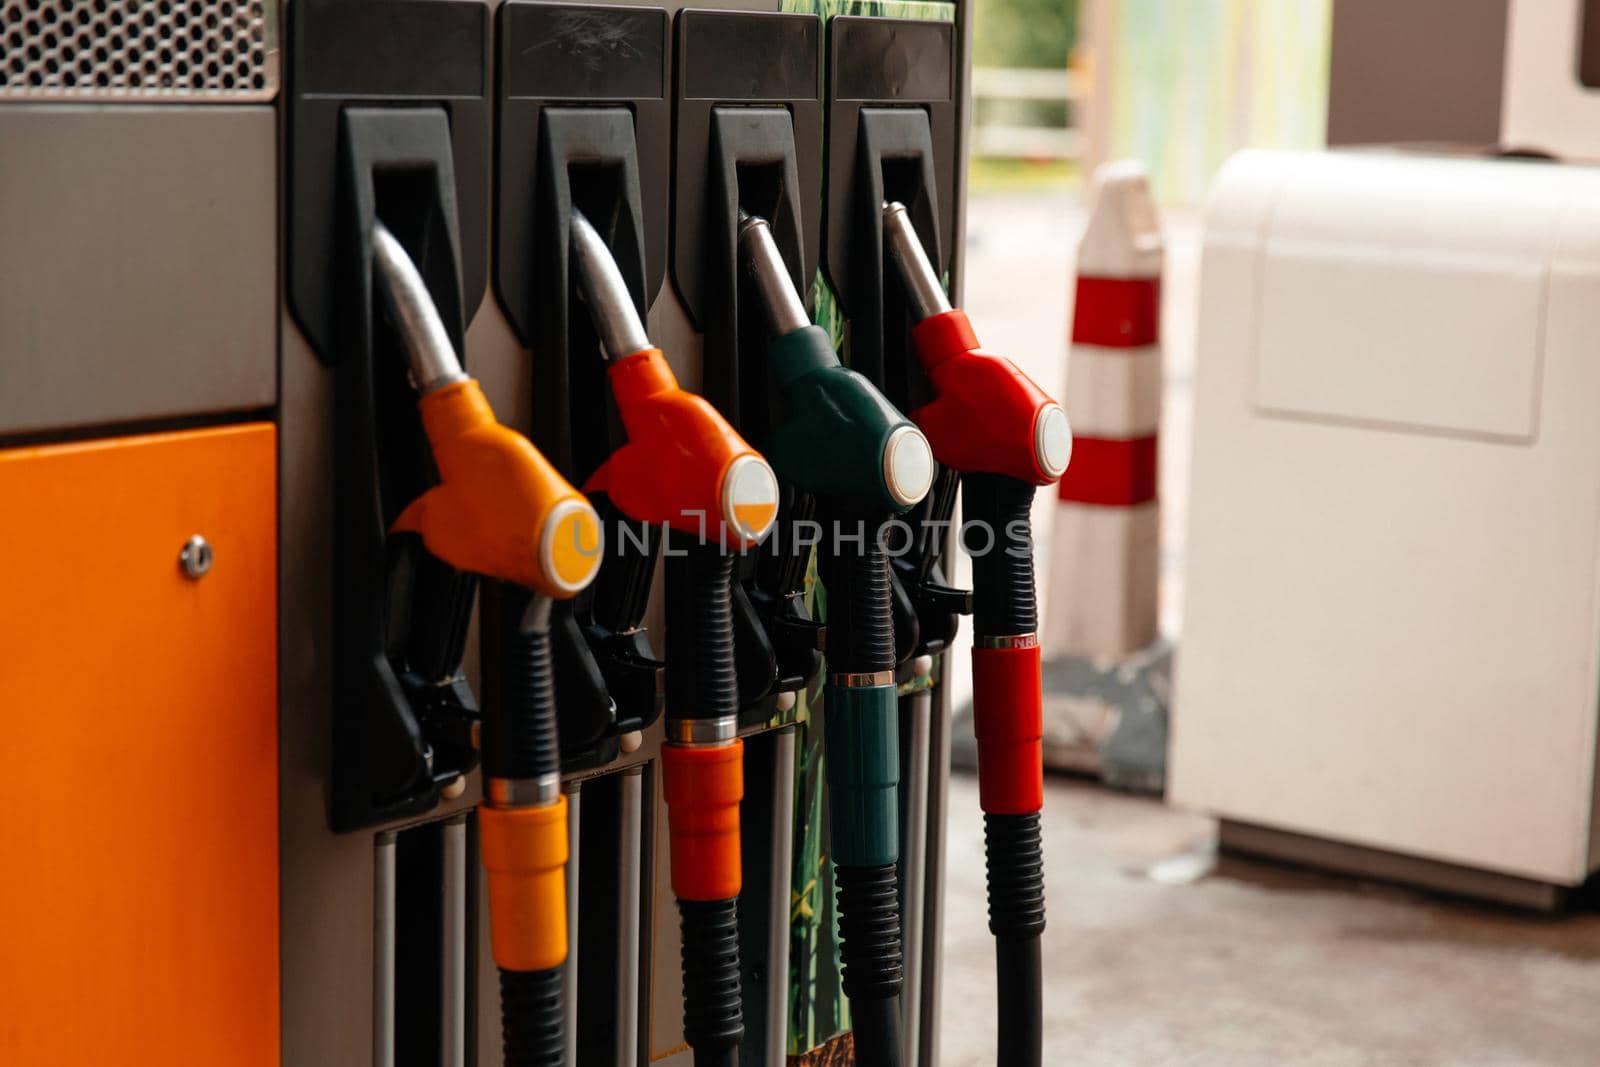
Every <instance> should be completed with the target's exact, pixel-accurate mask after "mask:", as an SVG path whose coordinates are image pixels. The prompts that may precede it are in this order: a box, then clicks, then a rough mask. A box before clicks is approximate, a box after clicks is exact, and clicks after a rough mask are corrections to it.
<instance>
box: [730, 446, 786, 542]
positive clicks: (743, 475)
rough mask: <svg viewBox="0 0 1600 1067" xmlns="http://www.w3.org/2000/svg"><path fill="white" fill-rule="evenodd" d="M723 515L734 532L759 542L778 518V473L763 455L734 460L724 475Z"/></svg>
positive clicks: (743, 538)
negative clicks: (773, 470) (775, 472)
mask: <svg viewBox="0 0 1600 1067" xmlns="http://www.w3.org/2000/svg"><path fill="white" fill-rule="evenodd" d="M722 517H723V519H724V521H726V522H727V524H728V526H729V528H730V529H732V530H733V532H734V534H735V535H737V536H738V537H739V538H741V539H742V540H745V541H759V540H761V539H762V538H763V537H765V536H767V534H768V533H769V532H770V531H771V530H772V524H773V523H774V522H775V521H776V520H777V518H778V476H777V475H776V474H774V473H772V467H771V465H770V464H768V463H767V461H766V460H764V459H762V458H761V457H760V456H753V455H744V456H740V457H739V458H738V459H736V460H734V461H733V463H732V464H731V465H729V467H728V472H727V473H726V474H725V475H723V477H722Z"/></svg>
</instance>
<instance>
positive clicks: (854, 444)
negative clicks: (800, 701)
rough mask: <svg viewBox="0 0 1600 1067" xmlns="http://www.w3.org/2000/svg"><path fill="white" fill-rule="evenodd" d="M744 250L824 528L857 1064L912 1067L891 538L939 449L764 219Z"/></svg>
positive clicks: (781, 455) (836, 839)
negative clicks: (904, 1046)
mask: <svg viewBox="0 0 1600 1067" xmlns="http://www.w3.org/2000/svg"><path fill="white" fill-rule="evenodd" d="M739 246H740V252H741V260H742V261H743V263H744V264H746V266H747V269H749V270H750V271H751V273H752V275H753V278H754V281H755V287H756V289H757V291H758V292H759V293H760V295H761V297H762V303H763V304H765V306H766V308H767V312H768V318H769V321H770V322H771V325H772V328H773V332H774V333H775V334H776V335H777V336H776V339H775V340H774V341H773V342H772V345H771V347H770V349H769V351H768V364H769V368H770V371H771V375H772V380H773V383H774V384H775V385H776V387H777V393H778V396H779V400H780V408H781V410H779V411H778V412H775V413H774V418H773V419H772V420H771V425H772V429H771V430H770V432H769V433H768V436H767V439H766V440H765V441H764V442H763V444H762V447H763V450H764V452H765V454H766V455H767V457H768V459H769V460H770V461H771V463H772V466H773V469H774V470H775V471H776V472H777V474H778V477H779V478H780V479H782V480H784V481H786V482H788V483H789V484H790V486H792V487H793V488H794V489H795V490H796V491H797V492H800V493H806V494H810V495H812V496H813V497H815V498H816V500H817V503H818V508H817V512H818V515H819V517H821V518H822V519H823V520H824V523H823V525H824V532H823V540H822V544H821V546H820V548H819V551H818V557H817V559H818V571H819V573H820V574H821V576H822V580H823V583H824V585H825V586H826V587H827V590H828V649H827V658H828V678H827V686H826V689H825V695H824V698H823V699H824V708H825V714H824V716H823V720H824V723H825V726H824V730H825V732H826V737H825V743H826V751H827V764H826V767H827V770H826V775H827V784H828V801H829V811H830V820H829V829H830V831H831V842H832V845H831V847H832V859H833V862H834V867H835V870H836V875H837V879H836V883H837V886H838V903H839V930H840V934H841V941H842V944H841V951H840V956H841V961H842V963H843V973H842V984H843V986H844V991H845V994H846V995H847V996H848V997H849V998H850V1003H851V1010H852V1013H853V1016H854V1019H855V1042H856V1044H855V1048H856V1062H858V1063H860V1064H861V1065H862V1067H900V1065H901V1062H902V1059H903V1054H902V1051H901V1037H900V1007H899V1002H900V991H901V986H902V984H903V963H902V959H903V957H902V950H901V935H900V906H899V896H898V894H899V870H898V864H899V859H900V831H899V810H898V809H899V786H900V738H899V721H900V720H899V705H898V697H897V687H896V684H895V669H896V665H897V663H896V661H897V656H896V647H895V638H894V610H893V603H892V599H891V582H890V573H889V560H888V557H887V554H886V553H885V551H884V548H883V541H882V537H883V528H884V525H885V524H886V523H887V522H888V521H889V520H890V519H892V518H893V517H894V516H896V515H898V514H900V513H901V512H904V511H906V510H907V509H908V508H911V507H913V506H915V505H916V504H917V503H919V502H920V501H921V500H922V498H923V497H924V496H925V495H926V494H927V492H928V490H929V488H930V487H931V486H932V484H933V477H934V470H935V467H934V460H933V450H932V449H931V448H930V446H929V444H928V439H927V438H926V437H925V436H924V435H923V433H922V431H921V430H920V429H918V428H917V427H916V425H915V424H914V423H912V421H911V420H910V419H908V418H906V417H905V416H904V415H902V414H901V413H900V412H899V411H898V410H897V409H896V408H895V406H894V405H893V404H891V403H890V402H889V401H888V399H887V398H885V397H884V395H883V394H882V393H881V392H879V391H878V389H877V387H876V386H874V385H873V384H872V383H871V382H870V381H868V380H867V379H866V378H865V377H864V376H862V375H861V374H858V373H856V372H855V371H853V370H850V369H848V368H847V367H845V366H843V365H842V364H841V363H840V362H839V357H838V355H837V354H836V353H835V352H834V349H833V343H832V340H831V339H830V338H829V336H828V334H827V332H826V331H825V330H823V329H822V328H820V327H818V326H813V325H812V324H811V321H810V319H809V318H808V317H807V315H806V312H805V307H804V305H803V304H802V303H801V301H800V298H799V295H798V294H797V293H796V292H795V291H794V287H793V284H792V283H791V281H790V275H789V272H788V270H787V268H786V267H785V265H784V262H783V260H782V258H781V256H780V254H779V251H778V246H777V243H776V242H775V241H774V240H773V238H772V233H771V231H770V229H769V228H768V226H767V223H766V222H765V220H763V219H760V218H757V217H755V216H750V215H745V216H743V217H741V219H740V223H739Z"/></svg>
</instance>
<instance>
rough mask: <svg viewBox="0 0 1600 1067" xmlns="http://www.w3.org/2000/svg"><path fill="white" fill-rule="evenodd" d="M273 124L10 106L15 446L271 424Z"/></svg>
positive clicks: (6, 395) (248, 111) (3, 123)
mask: <svg viewBox="0 0 1600 1067" xmlns="http://www.w3.org/2000/svg"><path fill="white" fill-rule="evenodd" d="M275 152H276V124H275V120H274V115H273V109H272V108H270V107H188V106H115V107H101V106H72V105H14V106H5V107H0V234H3V235H4V239H3V240H0V434H6V433H17V432H26V431H37V430H52V429H64V428H71V427H79V426H87V425H95V424H102V423H114V422H125V421H130V420H135V419H151V418H165V417H171V416H178V415H193V414H201V413H209V412H224V411H238V410H247V409H252V408H264V407H270V406H271V405H272V404H273V403H274V401H275V400H276V395H277V376H276V371H275V364H276V360H275V356H276V351H275V350H276V342H277V315H276V308H277V270H276V266H277V223H276V219H277V209H276V206H275V205H276V196H277V171H276V166H277V164H276V158H275Z"/></svg>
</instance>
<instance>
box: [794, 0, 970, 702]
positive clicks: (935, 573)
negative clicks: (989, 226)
mask: <svg viewBox="0 0 1600 1067" xmlns="http://www.w3.org/2000/svg"><path fill="white" fill-rule="evenodd" d="M828 32H829V47H828V64H827V67H828V131H829V132H828V188H827V206H826V224H825V228H824V232H823V242H824V248H823V269H824V271H825V272H826V274H827V278H828V281H829V284H830V285H831V286H832V287H833V290H834V294H835V296H837V298H838V300H839V304H840V308H841V310H842V311H843V312H844V314H845V315H847V316H848V317H849V319H850V332H849V345H848V348H847V350H846V353H845V356H846V362H847V363H848V364H849V365H850V367H851V368H852V369H854V370H856V371H858V372H860V373H861V374H863V375H865V376H866V377H867V378H868V379H869V380H871V381H872V383H873V384H874V385H876V386H878V388H880V389H881V390H883V393H884V395H885V396H887V397H888V398H889V400H890V402H892V403H893V404H894V405H895V406H896V407H898V408H900V410H902V411H905V412H908V413H909V412H912V411H914V410H915V409H916V408H918V407H920V406H921V405H922V404H924V403H927V402H928V401H929V400H931V399H933V388H932V385H931V383H929V381H928V379H927V375H926V374H925V373H924V372H923V370H922V366H921V364H920V363H919V362H918V360H917V356H916V352H915V350H914V348H913V347H912V341H911V326H912V325H913V323H912V321H911V314H910V311H909V308H908V304H907V300H906V297H905V293H904V288H903V285H902V283H901V281H900V279H899V278H898V277H896V276H895V273H894V272H895V269H896V268H895V266H894V264H893V263H892V262H891V261H890V259H889V256H888V252H887V249H886V248H885V244H884V233H883V210H882V209H883V203H884V201H885V200H896V201H899V202H900V203H902V204H904V205H905V207H906V210H907V212H908V213H909V215H910V217H911V221H912V224H913V226H914V227H915V228H916V231H917V233H918V235H919V236H920V237H921V239H922V243H923V247H924V248H925V249H926V251H927V253H928V258H929V260H930V262H931V263H932V264H933V266H934V268H935V269H936V270H938V271H940V272H941V273H944V272H945V271H947V270H949V269H950V266H951V263H950V259H949V258H948V256H947V254H946V251H945V250H948V249H953V248H954V239H955V210H954V205H955V192H956V158H957V152H956V132H957V122H956V118H957V117H956V99H957V91H956V72H957V67H956V63H955V35H954V27H953V26H952V25H951V24H950V23H946V22H925V21H918V20H908V19H888V18H871V17H856V16H839V17H837V18H834V19H832V20H831V21H830V22H829V24H828ZM957 492H958V479H957V477H956V476H955V475H954V474H952V473H951V472H948V471H940V472H939V473H938V474H937V475H936V477H935V479H934V485H933V489H932V490H931V491H930V492H929V493H928V495H927V496H926V497H925V498H924V499H923V501H922V502H921V503H920V504H918V505H917V506H916V507H914V508H912V509H911V511H910V512H908V513H907V514H906V515H904V516H903V517H902V518H903V520H904V521H905V522H906V523H908V524H909V525H910V527H911V529H912V530H913V531H914V532H915V535H914V536H915V541H914V544H913V546H912V548H911V550H910V551H909V552H906V553H903V554H897V555H896V556H895V557H894V559H893V566H892V568H891V572H892V575H893V584H894V588H893V590H892V593H893V604H892V607H893V611H894V614H895V634H896V639H897V645H901V646H904V645H905V644H906V639H907V638H909V637H910V636H911V635H916V641H915V645H914V647H898V648H897V650H896V651H897V655H898V657H899V660H900V662H901V664H902V670H901V675H902V676H906V675H907V674H908V671H907V670H906V669H905V665H906V664H907V662H908V657H909V656H910V655H911V654H912V653H919V654H921V653H935V652H939V651H941V650H943V649H944V648H946V647H947V646H948V644H949V642H950V641H951V640H952V639H954V637H955V633H956V627H957V620H958V617H959V615H961V614H966V613H968V612H970V610H971V607H970V602H971V594H970V593H968V592H966V591H964V590H959V589H953V588H951V587H949V586H948V585H946V584H945V581H944V577H943V572H942V568H941V560H942V558H943V555H944V552H945V550H946V547H947V542H948V537H947V536H946V535H947V533H948V523H949V521H950V519H951V516H952V515H953V513H954V509H955V502H956V496H957ZM941 524H943V525H941Z"/></svg>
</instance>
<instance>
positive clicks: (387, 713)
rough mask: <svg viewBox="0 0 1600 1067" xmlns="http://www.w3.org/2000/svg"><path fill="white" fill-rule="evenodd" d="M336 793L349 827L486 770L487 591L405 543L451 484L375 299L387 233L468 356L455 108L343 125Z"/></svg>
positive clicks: (365, 110) (350, 112) (426, 803)
mask: <svg viewBox="0 0 1600 1067" xmlns="http://www.w3.org/2000/svg"><path fill="white" fill-rule="evenodd" d="M338 122H339V125H338V129H339V140H338V157H337V159H338V163H337V172H338V182H337V197H338V199H337V204H338V207H337V212H336V216H335V217H336V219H337V221H338V227H337V236H336V241H337V256H336V260H335V262H336V264H337V275H336V276H335V277H336V278H337V289H336V293H337V301H336V303H335V304H334V305H333V306H334V307H336V308H337V311H338V327H339V328H338V332H337V334H336V336H337V346H336V347H334V348H330V349H329V350H328V352H327V353H326V354H327V355H329V356H331V357H332V358H331V359H330V360H329V361H330V362H331V363H332V364H333V371H332V373H333V375H334V394H335V418H336V428H335V445H334V448H335V452H336V459H335V503H334V512H335V543H334V563H335V590H334V630H335V651H334V701H335V702H334V708H333V730H334V745H333V775H332V776H333V790H332V797H331V813H330V819H331V822H332V824H333V826H334V828H335V829H336V830H340V831H346V830H353V829H356V828H359V827H364V826H370V825H373V824H376V823H380V822H384V821H387V820H390V819H394V818H399V817H404V816H410V815H417V814H421V813H423V812H426V811H429V810H431V809H432V808H434V807H435V806H436V805H437V804H438V802H439V787H440V786H441V785H442V784H444V783H446V782H448V781H450V780H452V779H454V778H456V777H458V776H461V775H464V774H466V773H468V772H469V771H471V770H472V769H473V767H475V766H476V764H477V752H476V750H475V748H474V746H473V744H472V725H473V721H474V719H475V717H476V714H477V709H476V704H475V701H474V699H473V696H472V693H471V690H470V688H469V687H468V685H467V683H466V680H465V678H464V677H463V676H462V674H461V660H462V655H463V653H464V650H465V644H466V634H467V628H468V625H469V622H470V613H471V608H472V599H473V595H474V592H475V589H476V581H475V579H474V578H473V577H472V576H470V575H467V574H463V573H461V572H458V571H456V570H453V569H452V568H450V567H448V566H447V565H445V564H444V563H442V562H440V561H439V560H437V559H435V558H434V557H433V556H431V555H429V554H428V553H427V552H426V551H425V550H424V549H423V546H422V542H421V539H420V538H419V537H417V536H416V535H412V534H402V535H393V534H391V533H390V532H389V531H390V527H391V526H392V525H393V523H394V521H395V519H396V518H397V517H398V516H399V514H400V512H401V511H402V509H404V508H405V506H406V505H408V504H409V503H411V502H412V501H413V500H415V499H416V498H417V497H419V496H421V495H422V493H423V492H425V491H426V490H428V489H429V488H431V487H432V486H433V485H435V484H437V482H438V474H437V471H436V469H435V467H434V463H433V458H432V453H431V450H430V448H429V445H428V441H427V437H426V435H425V433H424V431H423V427H422V420H421V417H420V414H419V412H418V409H417V396H416V392H415V389H414V387H413V385H412V384H411V383H410V381H409V380H408V374H407V357H406V353H405V348H404V346H403V344H402V341H401V338H400V337H399V335H398V333H397V332H396V328H395V327H394V326H393V325H392V324H391V323H389V322H388V321H387V319H386V318H385V316H384V315H383V313H382V311H381V310H380V308H381V301H380V300H379V297H378V293H377V292H376V291H375V289H374V285H375V276H374V265H373V252H372V243H371V242H372V232H373V226H374V223H375V222H376V221H382V223H383V224H384V226H385V227H387V228H388V229H389V230H390V231H391V232H392V233H393V234H394V235H395V237H396V238H397V239H398V240H399V241H400V242H401V243H402V245H404V247H405V249H406V251H407V253H408V254H409V255H410V257H411V259H412V260H413V262H414V263H415V264H416V265H417V268H418V271H419V273H420V274H421V276H422V278H423V280H424V282H425V284H426V286H427V288H428V292H429V295H430V296H431V297H432V299H433V302H434V305H435V307H436V308H437V309H438V311H439V315H440V318H441V320H442V321H443V324H444V327H445V330H446V332H447V333H448V335H449V338H450V341H451V344H452V345H453V347H455V349H456V351H457V352H460V350H461V346H462V337H463V334H464V332H465V320H464V301H463V293H462V289H461V283H460V277H461V274H460V264H461V250H460V243H459V238H458V232H459V231H458V220H457V215H456V198H455V194H456V183H455V179H456V171H455V159H454V146H453V143H452V139H451V133H450V123H449V120H448V118H447V116H446V113H445V111H444V109H442V108H439V107H433V106H425V107H417V108H376V107H371V108H369V107H350V108H346V109H345V110H344V111H343V112H342V113H341V114H340V115H339V116H338Z"/></svg>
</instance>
